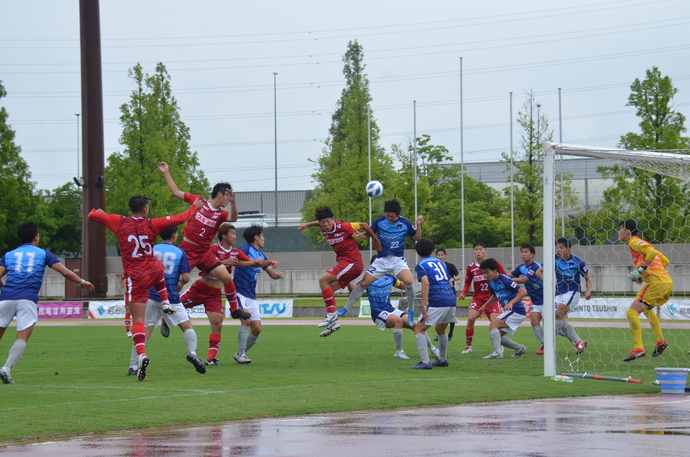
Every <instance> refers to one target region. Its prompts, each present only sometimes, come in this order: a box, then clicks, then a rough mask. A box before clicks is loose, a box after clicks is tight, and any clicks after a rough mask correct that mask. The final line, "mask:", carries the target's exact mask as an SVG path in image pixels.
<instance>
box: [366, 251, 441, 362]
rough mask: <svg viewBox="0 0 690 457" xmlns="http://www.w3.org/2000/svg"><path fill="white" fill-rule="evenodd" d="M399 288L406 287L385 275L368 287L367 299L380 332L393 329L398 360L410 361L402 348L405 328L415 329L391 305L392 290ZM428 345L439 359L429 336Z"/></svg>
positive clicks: (393, 277)
mask: <svg viewBox="0 0 690 457" xmlns="http://www.w3.org/2000/svg"><path fill="white" fill-rule="evenodd" d="M375 260H376V255H374V256H373V257H372V262H374V261H375ZM393 287H397V288H398V289H403V290H404V289H405V286H404V285H403V283H402V282H400V280H399V279H397V278H396V277H395V276H392V275H385V276H384V277H383V278H381V279H379V280H378V281H374V282H373V283H371V285H370V286H369V287H367V298H368V299H369V306H370V308H371V320H372V321H374V324H376V326H377V327H378V328H379V329H380V330H386V329H387V328H392V329H393V341H394V343H395V354H394V355H393V357H395V358H396V359H403V360H409V357H408V356H407V354H405V351H404V350H403V347H402V342H403V333H402V329H403V328H408V329H414V328H413V327H410V325H409V324H408V322H407V319H405V318H404V317H405V314H406V311H400V310H399V309H397V308H395V307H393V305H392V304H391V289H392V288H393ZM427 340H428V341H427V345H428V347H429V350H430V351H431V353H432V354H434V355H435V356H436V357H438V355H439V353H438V349H436V347H434V345H433V344H432V343H431V340H430V339H429V337H428V336H427Z"/></svg>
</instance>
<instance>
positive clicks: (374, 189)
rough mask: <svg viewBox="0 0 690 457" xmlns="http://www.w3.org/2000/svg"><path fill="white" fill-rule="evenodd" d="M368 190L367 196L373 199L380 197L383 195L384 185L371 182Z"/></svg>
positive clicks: (368, 184)
mask: <svg viewBox="0 0 690 457" xmlns="http://www.w3.org/2000/svg"><path fill="white" fill-rule="evenodd" d="M366 190H367V195H368V196H370V197H371V198H374V197H378V196H379V195H381V194H382V193H383V184H381V183H380V182H378V181H369V182H368V183H367V188H366Z"/></svg>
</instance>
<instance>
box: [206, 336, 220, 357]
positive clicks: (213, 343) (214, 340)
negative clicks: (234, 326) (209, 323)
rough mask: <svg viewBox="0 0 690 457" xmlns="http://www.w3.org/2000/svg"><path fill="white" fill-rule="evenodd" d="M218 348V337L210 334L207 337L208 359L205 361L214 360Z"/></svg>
mask: <svg viewBox="0 0 690 457" xmlns="http://www.w3.org/2000/svg"><path fill="white" fill-rule="evenodd" d="M219 347H220V335H217V334H215V333H211V334H210V335H209V336H208V357H206V358H207V359H209V360H210V359H215V358H216V356H218V348H219Z"/></svg>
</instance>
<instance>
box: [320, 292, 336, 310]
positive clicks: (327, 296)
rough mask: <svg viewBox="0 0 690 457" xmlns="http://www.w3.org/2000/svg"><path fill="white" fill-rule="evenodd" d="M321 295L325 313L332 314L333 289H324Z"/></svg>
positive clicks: (333, 305)
mask: <svg viewBox="0 0 690 457" xmlns="http://www.w3.org/2000/svg"><path fill="white" fill-rule="evenodd" d="M321 295H322V296H323V302H324V303H325V304H326V312H327V313H334V312H335V296H333V289H332V288H331V287H329V288H328V289H324V290H322V291H321Z"/></svg>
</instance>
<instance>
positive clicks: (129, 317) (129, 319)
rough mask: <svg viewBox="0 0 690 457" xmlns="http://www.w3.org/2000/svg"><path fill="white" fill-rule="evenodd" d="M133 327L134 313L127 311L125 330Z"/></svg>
mask: <svg viewBox="0 0 690 457" xmlns="http://www.w3.org/2000/svg"><path fill="white" fill-rule="evenodd" d="M131 329H132V315H131V314H129V313H125V331H127V332H129V331H130V330H131Z"/></svg>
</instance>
